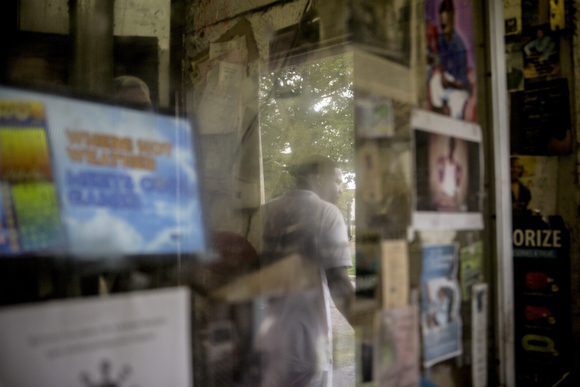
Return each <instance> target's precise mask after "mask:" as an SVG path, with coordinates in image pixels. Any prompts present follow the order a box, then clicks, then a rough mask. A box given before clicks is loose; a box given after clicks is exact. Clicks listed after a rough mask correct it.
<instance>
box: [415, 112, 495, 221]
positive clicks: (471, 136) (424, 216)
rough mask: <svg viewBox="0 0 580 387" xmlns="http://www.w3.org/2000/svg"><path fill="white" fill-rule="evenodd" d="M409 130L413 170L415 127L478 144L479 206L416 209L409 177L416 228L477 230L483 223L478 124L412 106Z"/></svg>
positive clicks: (481, 138)
mask: <svg viewBox="0 0 580 387" xmlns="http://www.w3.org/2000/svg"><path fill="white" fill-rule="evenodd" d="M411 130H412V137H413V140H412V141H413V147H412V149H413V152H414V157H413V167H414V170H415V171H417V162H416V152H417V144H416V139H415V132H416V131H417V130H420V131H423V132H428V133H435V134H441V135H445V136H452V137H456V138H460V139H463V140H467V141H470V142H475V143H477V144H478V152H479V182H478V183H479V184H478V186H479V189H478V194H479V201H478V202H479V205H478V207H479V209H478V211H476V212H455V213H449V212H447V213H446V212H438V211H417V182H416V180H415V179H413V186H414V189H413V192H412V208H413V213H412V222H411V223H412V225H413V227H414V228H415V229H416V230H480V229H483V228H484V224H483V214H482V209H483V200H482V199H483V195H482V193H483V180H484V165H483V162H484V160H483V146H482V141H483V135H482V131H481V127H480V126H479V124H476V123H472V122H467V121H462V120H457V119H453V118H450V117H447V116H443V115H440V114H437V113H432V112H429V111H426V110H419V109H414V110H413V111H412V113H411Z"/></svg>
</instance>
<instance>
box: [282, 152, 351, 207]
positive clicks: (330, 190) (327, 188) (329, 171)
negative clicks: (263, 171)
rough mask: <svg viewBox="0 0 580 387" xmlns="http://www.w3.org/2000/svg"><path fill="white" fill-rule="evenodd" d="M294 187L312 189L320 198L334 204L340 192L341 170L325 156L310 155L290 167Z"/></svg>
mask: <svg viewBox="0 0 580 387" xmlns="http://www.w3.org/2000/svg"><path fill="white" fill-rule="evenodd" d="M290 174H291V175H292V176H293V177H294V178H295V179H296V189H303V190H308V191H313V192H314V193H316V194H317V195H318V196H319V197H320V198H321V199H322V200H325V201H327V202H330V203H333V204H336V203H337V202H338V199H339V197H340V195H341V194H342V182H343V177H342V170H341V169H340V166H339V165H338V163H336V162H335V161H333V160H332V159H330V158H329V157H327V156H322V155H311V156H308V157H305V158H303V159H302V160H300V161H299V162H298V163H296V164H294V165H293V166H291V167H290Z"/></svg>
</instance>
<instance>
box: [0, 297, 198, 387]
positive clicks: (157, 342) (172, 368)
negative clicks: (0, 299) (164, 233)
mask: <svg viewBox="0 0 580 387" xmlns="http://www.w3.org/2000/svg"><path fill="white" fill-rule="evenodd" d="M189 305H190V300H189V290H188V289H186V288H177V289H167V290H157V291H147V292H137V293H131V294H126V295H119V296H110V297H107V298H84V299H75V300H66V301H55V302H47V303H43V304H36V305H30V306H24V307H15V308H5V309H3V310H1V311H0V384H1V385H3V386H80V385H86V386H96V385H98V386H104V385H107V386H109V385H110V386H116V385H130V386H183V387H186V386H191V385H192V370H191V364H192V363H191V346H190V342H191V337H190V312H189Z"/></svg>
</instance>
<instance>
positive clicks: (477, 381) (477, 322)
mask: <svg viewBox="0 0 580 387" xmlns="http://www.w3.org/2000/svg"><path fill="white" fill-rule="evenodd" d="M472 293H473V296H472V300H471V361H472V363H471V375H472V382H473V387H486V386H487V352H488V351H487V313H488V312H487V311H488V294H489V291H488V286H487V284H477V285H474V286H473V288H472Z"/></svg>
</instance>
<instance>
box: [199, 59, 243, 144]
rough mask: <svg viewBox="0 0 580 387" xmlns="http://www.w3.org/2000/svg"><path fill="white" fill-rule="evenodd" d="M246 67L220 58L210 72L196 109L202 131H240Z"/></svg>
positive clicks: (206, 132)
mask: <svg viewBox="0 0 580 387" xmlns="http://www.w3.org/2000/svg"><path fill="white" fill-rule="evenodd" d="M243 69H244V66H242V65H239V64H235V63H228V62H222V61H220V62H218V65H217V66H214V67H213V68H212V69H211V70H210V71H209V72H208V73H207V75H206V77H207V78H206V86H205V91H204V93H203V96H202V99H201V102H200V104H199V108H198V110H197V114H198V119H199V128H200V132H201V134H224V133H232V132H235V133H237V132H238V131H239V127H240V124H241V103H240V101H241V93H240V92H241V87H242V79H243Z"/></svg>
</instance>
